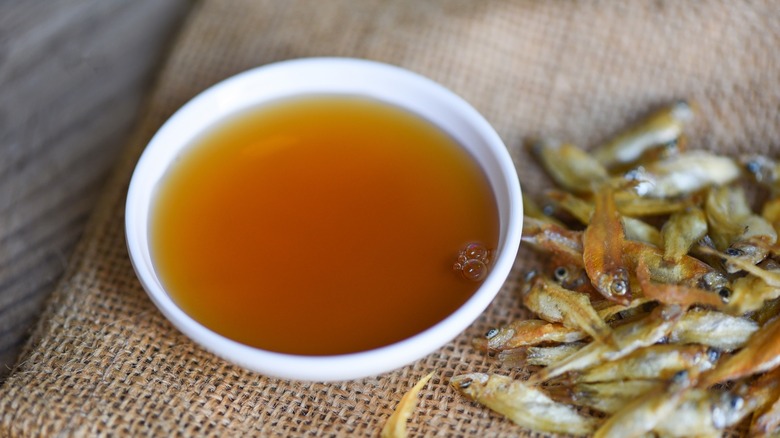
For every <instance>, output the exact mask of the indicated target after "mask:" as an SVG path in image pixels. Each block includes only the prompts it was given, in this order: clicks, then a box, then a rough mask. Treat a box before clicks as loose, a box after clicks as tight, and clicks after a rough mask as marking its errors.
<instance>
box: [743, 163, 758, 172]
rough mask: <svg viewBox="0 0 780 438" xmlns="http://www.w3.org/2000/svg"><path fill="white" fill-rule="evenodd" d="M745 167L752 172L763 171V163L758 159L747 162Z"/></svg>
mask: <svg viewBox="0 0 780 438" xmlns="http://www.w3.org/2000/svg"><path fill="white" fill-rule="evenodd" d="M745 169H747V171H748V172H750V173H758V172H760V171H761V164H760V163H759V162H758V161H756V160H751V161H748V162H747V163H745Z"/></svg>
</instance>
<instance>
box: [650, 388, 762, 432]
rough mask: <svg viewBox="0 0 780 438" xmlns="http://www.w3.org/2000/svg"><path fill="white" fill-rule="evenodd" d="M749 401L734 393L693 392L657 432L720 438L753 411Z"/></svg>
mask: <svg viewBox="0 0 780 438" xmlns="http://www.w3.org/2000/svg"><path fill="white" fill-rule="evenodd" d="M750 408H751V406H750V405H749V404H748V403H746V401H745V399H744V398H743V397H742V396H741V395H739V394H737V393H735V392H732V391H716V390H702V389H692V390H690V391H688V392H686V393H685V394H684V395H683V397H682V400H681V402H680V403H679V404H678V405H677V406H676V407H675V409H674V410H673V411H672V412H669V414H668V416H666V417H665V418H664V421H661V422H659V423H658V424H656V426H655V427H654V428H653V431H654V432H656V433H657V434H659V435H660V436H664V437H666V436H668V437H690V436H691V432H692V431H695V436H697V437H720V436H722V435H723V432H724V429H726V428H727V427H731V426H734V425H736V424H737V423H739V422H740V421H741V420H742V419H743V418H745V417H746V416H747V415H748V414H749V413H750V411H751V409H750Z"/></svg>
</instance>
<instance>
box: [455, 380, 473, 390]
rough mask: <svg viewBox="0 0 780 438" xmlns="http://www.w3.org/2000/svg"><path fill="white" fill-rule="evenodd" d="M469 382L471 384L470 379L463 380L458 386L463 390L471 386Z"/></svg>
mask: <svg viewBox="0 0 780 438" xmlns="http://www.w3.org/2000/svg"><path fill="white" fill-rule="evenodd" d="M471 382H472V380H471V379H467V380H464V381H462V382H460V384H459V385H458V386H460V387H461V388H463V389H466V388H468V387H469V386H471Z"/></svg>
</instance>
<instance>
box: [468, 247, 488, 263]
mask: <svg viewBox="0 0 780 438" xmlns="http://www.w3.org/2000/svg"><path fill="white" fill-rule="evenodd" d="M489 254H490V251H488V249H487V248H485V245H483V244H481V243H469V244H468V245H466V248H464V249H463V255H464V256H466V258H467V259H469V260H479V261H481V262H482V263H487V261H488V256H489Z"/></svg>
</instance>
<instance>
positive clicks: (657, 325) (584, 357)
mask: <svg viewBox="0 0 780 438" xmlns="http://www.w3.org/2000/svg"><path fill="white" fill-rule="evenodd" d="M682 314H683V312H682V310H681V309H680V307H679V306H659V307H657V308H656V309H654V310H653V311H652V312H651V313H650V314H649V315H647V316H646V317H644V318H642V319H641V320H639V321H637V322H635V323H631V324H626V325H622V326H620V327H618V328H616V329H615V330H614V331H613V339H614V340H615V343H616V344H617V345H618V348H617V349H615V348H612V347H610V346H609V345H606V344H601V343H598V342H591V343H590V344H588V345H586V346H585V347H583V348H582V349H580V350H579V351H577V352H576V353H574V354H572V355H570V356H567V357H566V358H565V359H563V360H562V361H560V362H558V363H556V364H554V365H551V366H549V367H547V368H544V369H542V370H540V371H539V372H538V373H536V374H534V375H532V376H531V378H530V379H528V383H529V384H538V383H541V382H544V381H547V380H549V379H552V378H553V377H557V376H560V375H561V374H563V373H566V372H568V371H577V370H582V369H585V368H589V367H592V366H596V365H599V364H601V363H604V362H605V361H610V360H617V359H620V358H621V357H624V356H627V355H629V354H630V353H632V352H633V351H635V350H637V349H639V348H642V347H647V346H649V345H653V344H655V343H656V342H658V341H660V340H661V339H663V338H665V337H666V336H667V335H668V334H669V332H670V331H671V330H672V327H674V325H675V324H676V323H677V321H678V320H680V318H681V317H682Z"/></svg>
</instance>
